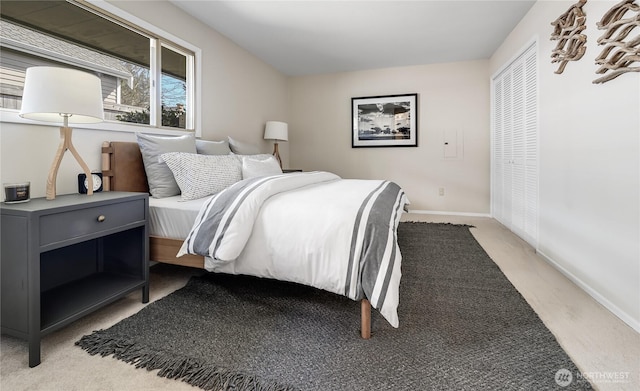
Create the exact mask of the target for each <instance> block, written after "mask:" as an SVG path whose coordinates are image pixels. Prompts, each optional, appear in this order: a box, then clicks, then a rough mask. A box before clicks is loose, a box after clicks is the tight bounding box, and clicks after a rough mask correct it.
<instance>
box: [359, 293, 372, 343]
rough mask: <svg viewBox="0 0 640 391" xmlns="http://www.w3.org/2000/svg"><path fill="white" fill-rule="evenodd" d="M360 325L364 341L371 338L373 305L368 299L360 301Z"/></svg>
mask: <svg viewBox="0 0 640 391" xmlns="http://www.w3.org/2000/svg"><path fill="white" fill-rule="evenodd" d="M360 323H361V325H360V336H362V339H369V338H371V303H369V300H367V299H362V300H361V301H360Z"/></svg>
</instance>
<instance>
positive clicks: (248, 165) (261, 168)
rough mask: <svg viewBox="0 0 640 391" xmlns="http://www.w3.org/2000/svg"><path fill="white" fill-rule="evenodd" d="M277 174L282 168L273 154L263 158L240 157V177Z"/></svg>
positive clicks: (280, 172)
mask: <svg viewBox="0 0 640 391" xmlns="http://www.w3.org/2000/svg"><path fill="white" fill-rule="evenodd" d="M278 174H282V169H281V168H280V164H279V163H278V161H277V160H276V158H275V157H273V156H269V157H268V158H267V159H265V160H259V159H252V158H249V157H245V158H243V159H242V179H247V178H253V177H257V176H271V175H278Z"/></svg>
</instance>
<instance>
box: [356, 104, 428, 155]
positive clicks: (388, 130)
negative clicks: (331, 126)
mask: <svg viewBox="0 0 640 391" xmlns="http://www.w3.org/2000/svg"><path fill="white" fill-rule="evenodd" d="M417 108H418V94H404V95H386V96H369V97H362V98H351V117H352V125H351V147H352V148H362V147H417V146H418V109H417Z"/></svg>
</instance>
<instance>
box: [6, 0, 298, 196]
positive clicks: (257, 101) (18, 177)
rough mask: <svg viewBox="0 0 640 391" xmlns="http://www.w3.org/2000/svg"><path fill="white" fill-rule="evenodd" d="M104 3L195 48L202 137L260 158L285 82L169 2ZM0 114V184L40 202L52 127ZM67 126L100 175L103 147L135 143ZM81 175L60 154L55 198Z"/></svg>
mask: <svg viewBox="0 0 640 391" xmlns="http://www.w3.org/2000/svg"><path fill="white" fill-rule="evenodd" d="M110 3H112V4H114V5H116V6H117V7H119V8H121V9H123V10H124V11H125V12H128V13H129V14H131V15H134V16H136V17H138V18H140V19H143V20H145V21H147V22H149V23H152V24H153V25H155V26H157V27H159V28H161V29H163V30H165V31H166V32H168V33H170V34H172V35H174V36H177V37H179V38H181V39H183V40H185V41H187V42H189V43H191V44H192V45H195V46H197V47H199V48H200V49H201V50H202V64H203V71H202V81H201V83H200V84H199V86H201V88H202V89H201V108H202V138H204V139H208V140H219V139H225V138H226V137H227V136H229V135H230V136H233V137H235V138H237V139H238V140H242V141H246V142H251V143H254V144H257V145H259V146H260V147H261V149H262V150H263V151H264V152H271V151H272V150H273V146H272V144H270V143H269V142H267V141H265V140H263V132H264V124H265V122H266V121H268V120H284V121H286V118H287V79H286V77H285V76H284V75H282V74H281V73H279V72H278V71H276V70H275V69H274V68H272V67H271V66H269V65H267V64H265V63H264V62H262V61H260V60H258V59H257V58H256V57H254V56H253V55H251V54H249V53H248V52H247V51H246V50H244V49H242V48H240V47H239V46H237V45H236V44H234V43H233V42H231V41H229V40H228V39H227V38H226V37H224V36H222V35H221V34H219V33H218V32H216V31H214V30H212V29H211V28H209V27H207V26H205V25H203V24H202V23H200V22H199V21H197V20H195V19H194V18H192V17H191V16H188V15H186V14H185V13H184V12H183V11H182V10H180V9H178V8H177V7H175V6H173V5H172V4H171V3H169V2H166V1H110ZM0 115H1V116H2V117H1V119H2V120H3V122H2V123H1V125H0V181H1V182H5V183H6V182H18V181H19V182H22V181H31V196H32V197H42V196H44V195H45V184H46V179H47V174H48V172H49V168H50V165H51V162H52V161H53V157H54V155H55V152H56V148H57V146H58V140H59V132H58V126H59V125H55V126H51V125H46V124H43V125H34V124H33V123H31V124H27V122H26V121H25V122H22V123H8V122H4V120H5V119H6V118H7V117H8V115H7V113H6V112H5V113H1V114H0ZM13 117H15V115H14V116H13ZM72 126H73V125H72ZM104 127H105V128H106V129H108V128H109V126H108V125H105V126H104ZM73 128H74V132H73V143H74V145H75V146H76V148H77V149H78V151H79V153H80V155H81V156H82V157H83V159H84V160H85V161H86V163H87V165H88V166H89V168H90V169H92V170H99V169H100V146H101V144H102V142H103V141H106V140H109V141H135V135H134V134H133V133H123V132H116V131H113V132H112V131H95V130H88V129H84V128H82V127H81V126H73ZM288 147H289V146H288V144H287V143H282V144H281V145H280V153H281V155H282V157H283V160H284V162H283V164H287V162H288V149H289V148H288ZM81 171H82V170H81V168H80V166H79V165H78V164H77V163H76V162H75V159H73V157H72V156H71V154H70V153H67V154H66V155H65V157H64V160H63V162H62V165H61V166H60V170H59V172H58V181H57V193H58V194H67V193H75V192H77V174H78V173H80V172H81Z"/></svg>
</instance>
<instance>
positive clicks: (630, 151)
mask: <svg viewBox="0 0 640 391" xmlns="http://www.w3.org/2000/svg"><path fill="white" fill-rule="evenodd" d="M574 3H575V2H574V1H539V2H537V3H536V4H535V5H534V6H533V8H532V9H531V10H530V11H529V13H528V14H527V16H526V17H525V18H524V19H523V20H522V21H521V22H520V24H519V25H518V26H517V27H516V29H514V31H513V32H512V33H511V34H510V35H509V37H508V38H507V39H506V40H505V42H504V43H503V44H502V46H500V48H499V49H498V50H497V51H496V52H495V53H494V55H493V57H492V58H491V60H490V68H491V73H492V74H493V73H495V72H496V71H498V70H499V69H500V68H501V67H502V66H503V65H504V64H505V63H506V62H507V61H509V59H510V58H511V57H513V56H514V55H515V54H516V52H517V51H518V50H519V49H521V48H522V47H523V46H524V45H525V44H526V43H527V42H528V41H530V40H531V39H532V37H534V36H538V37H539V65H540V67H539V69H540V79H539V86H540V112H539V115H540V117H539V118H540V122H539V123H540V136H539V142H540V192H539V208H540V214H539V218H540V220H539V241H538V250H539V252H540V253H541V254H542V255H543V256H545V257H547V258H548V259H549V260H550V261H551V262H552V263H554V264H555V265H556V266H557V267H558V268H559V269H561V270H562V271H563V272H564V273H565V274H567V275H568V276H569V277H570V278H572V279H573V280H574V281H575V282H576V283H577V284H578V285H580V286H582V287H583V288H584V289H586V290H587V291H588V292H589V293H590V294H591V295H592V296H594V298H596V299H597V300H598V301H600V302H601V303H602V304H604V305H605V306H606V307H607V308H609V309H610V310H611V311H612V312H614V313H615V314H617V315H618V316H619V317H620V318H622V319H623V320H624V321H626V322H627V323H628V324H629V325H631V326H632V327H634V328H635V329H636V330H639V331H640V244H639V243H640V206H639V204H640V185H639V182H640V160H639V156H640V137H639V135H640V74H639V73H628V74H625V75H622V76H620V77H618V78H616V79H614V80H612V81H609V82H607V83H604V84H599V85H596V84H592V80H594V79H596V78H597V77H599V76H597V75H596V74H595V70H596V69H597V66H596V65H595V63H594V59H595V57H596V56H598V55H599V54H600V51H601V50H602V48H603V47H602V46H598V45H597V42H596V40H597V38H598V37H599V36H600V35H601V34H602V31H601V30H598V29H597V28H596V22H599V21H600V19H601V18H602V15H603V14H604V13H605V12H606V11H607V10H609V9H610V8H611V7H612V6H613V5H615V4H617V3H618V1H593V0H592V1H589V2H587V3H586V5H585V6H584V7H583V10H584V11H585V12H586V15H587V22H586V24H587V29H586V30H585V34H586V35H587V51H586V53H585V55H584V56H583V57H582V59H581V60H579V61H577V62H576V61H572V62H570V63H569V64H568V65H567V67H566V68H565V70H564V72H563V73H562V74H560V75H558V74H555V73H554V71H555V70H556V69H557V64H551V60H550V55H551V50H552V49H553V48H554V47H555V44H556V41H550V40H549V37H550V35H551V32H552V27H551V25H550V23H551V22H552V21H554V20H555V19H556V18H557V17H558V16H560V15H561V14H562V13H563V12H565V11H566V10H567V9H568V8H569V7H570V6H571V5H572V4H574ZM635 65H636V66H637V65H638V64H635Z"/></svg>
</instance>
